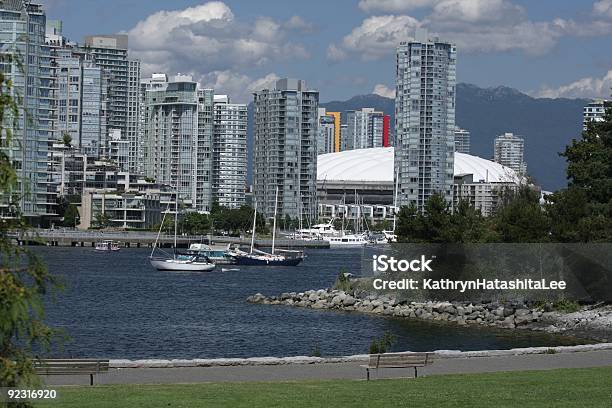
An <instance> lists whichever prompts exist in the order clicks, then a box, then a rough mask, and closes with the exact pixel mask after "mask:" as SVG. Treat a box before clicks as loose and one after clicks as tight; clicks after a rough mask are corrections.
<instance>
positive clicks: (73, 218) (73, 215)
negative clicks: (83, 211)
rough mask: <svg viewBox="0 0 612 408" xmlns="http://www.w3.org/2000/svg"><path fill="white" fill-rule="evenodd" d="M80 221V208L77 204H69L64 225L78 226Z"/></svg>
mask: <svg viewBox="0 0 612 408" xmlns="http://www.w3.org/2000/svg"><path fill="white" fill-rule="evenodd" d="M78 223H79V210H78V209H77V206H76V205H74V204H68V207H67V208H66V212H65V213H64V220H63V221H62V225H63V226H64V227H76V225H77V224H78Z"/></svg>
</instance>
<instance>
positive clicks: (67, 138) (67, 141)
mask: <svg viewBox="0 0 612 408" xmlns="http://www.w3.org/2000/svg"><path fill="white" fill-rule="evenodd" d="M62 143H64V146H66V147H72V136H70V133H68V132H64V134H62Z"/></svg>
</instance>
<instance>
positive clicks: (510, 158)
mask: <svg viewBox="0 0 612 408" xmlns="http://www.w3.org/2000/svg"><path fill="white" fill-rule="evenodd" d="M524 153H525V140H524V139H523V138H522V137H521V136H516V135H514V134H512V133H504V134H503V135H500V136H497V137H496V138H495V146H494V155H493V157H494V158H493V160H494V161H495V162H497V163H499V164H503V165H504V166H506V167H510V168H511V169H512V170H514V171H516V172H517V173H518V174H519V175H521V176H523V175H525V173H526V172H527V163H525V160H524V158H523V156H524Z"/></svg>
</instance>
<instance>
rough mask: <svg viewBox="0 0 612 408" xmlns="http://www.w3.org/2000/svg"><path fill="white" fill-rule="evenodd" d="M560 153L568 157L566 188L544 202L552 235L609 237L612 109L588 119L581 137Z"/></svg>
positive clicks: (559, 238) (570, 238) (585, 238)
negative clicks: (601, 116) (603, 114)
mask: <svg viewBox="0 0 612 408" xmlns="http://www.w3.org/2000/svg"><path fill="white" fill-rule="evenodd" d="M561 156H563V157H565V158H566V159H567V163H568V165H567V177H568V182H569V183H568V184H569V185H568V188H567V189H565V190H561V191H558V192H556V193H555V194H553V195H552V196H551V197H550V203H549V204H548V205H547V206H546V209H547V212H548V214H549V216H550V219H551V233H552V237H553V239H555V240H557V241H561V242H577V241H578V242H587V241H601V242H610V241H611V240H612V109H608V110H607V112H606V115H605V117H604V120H603V121H601V122H590V123H589V124H588V126H587V129H586V130H585V131H584V132H582V138H581V139H580V140H573V141H572V143H571V144H570V145H569V146H567V148H566V149H565V151H564V152H563V153H561Z"/></svg>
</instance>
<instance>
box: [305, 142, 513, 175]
mask: <svg viewBox="0 0 612 408" xmlns="http://www.w3.org/2000/svg"><path fill="white" fill-rule="evenodd" d="M393 157H394V148H393V147H375V148H371V149H356V150H346V151H343V152H339V153H327V154H322V155H319V156H318V160H317V180H319V181H323V180H327V181H349V182H355V181H377V182H384V183H393V172H394V170H393V169H394V166H393ZM454 174H455V176H459V175H466V174H472V175H473V179H474V181H475V182H478V181H481V180H482V181H485V182H491V183H499V182H512V181H515V182H516V181H518V180H519V178H518V176H517V175H516V172H515V171H514V170H512V169H511V168H509V167H506V166H502V165H501V164H499V163H495V162H493V161H490V160H486V159H483V158H481V157H477V156H472V155H469V154H465V153H455V169H454Z"/></svg>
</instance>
